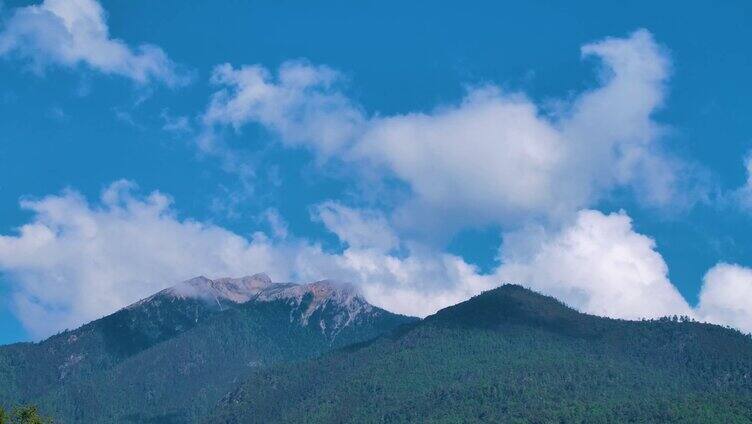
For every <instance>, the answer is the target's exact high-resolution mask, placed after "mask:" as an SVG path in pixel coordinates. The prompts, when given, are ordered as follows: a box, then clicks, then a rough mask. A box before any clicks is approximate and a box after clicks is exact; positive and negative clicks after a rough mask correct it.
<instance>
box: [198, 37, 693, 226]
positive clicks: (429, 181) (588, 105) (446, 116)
mask: <svg viewBox="0 0 752 424" xmlns="http://www.w3.org/2000/svg"><path fill="white" fill-rule="evenodd" d="M581 53H582V55H583V57H585V58H594V59H596V60H597V61H598V63H599V64H600V67H599V69H600V76H601V77H600V83H599V85H598V86H597V87H596V88H593V89H591V90H588V91H585V92H582V93H580V94H579V95H578V96H576V97H575V98H574V99H573V100H571V101H566V102H561V104H562V106H561V108H560V110H559V111H558V112H557V113H555V114H546V113H544V112H543V111H542V109H541V107H540V106H539V105H537V104H536V103H535V102H533V101H532V100H531V99H530V98H528V97H527V96H526V95H525V94H524V93H516V92H506V91H504V90H502V89H500V88H499V87H497V86H494V85H486V86H481V87H475V88H472V89H470V90H469V92H468V93H467V95H466V97H465V98H464V99H463V100H462V101H461V102H459V103H458V104H455V105H444V106H441V107H438V108H436V109H435V110H433V111H430V112H413V113H406V114H400V115H391V116H381V115H373V116H367V115H366V114H365V112H364V111H363V109H362V108H361V107H359V106H358V105H357V104H355V102H353V101H352V100H349V99H348V97H347V96H346V95H345V94H343V92H342V91H341V89H340V86H341V84H339V85H338V84H337V81H338V80H340V79H341V77H340V75H339V74H338V73H336V72H335V71H333V70H331V69H330V68H328V67H321V66H313V65H310V64H307V63H305V62H288V63H285V64H283V65H282V66H281V67H280V69H279V71H278V73H277V76H276V77H273V76H272V73H271V72H270V71H268V70H267V69H265V68H263V67H262V66H259V65H254V66H244V67H241V68H239V69H235V68H233V67H231V66H230V65H227V64H225V65H222V66H219V67H217V69H216V70H215V76H214V79H213V81H214V82H215V83H216V84H218V85H219V86H220V87H221V89H220V90H219V91H218V92H217V93H215V94H214V96H213V97H212V99H211V102H210V103H209V106H208V107H207V110H206V112H205V113H204V115H203V120H204V126H205V131H204V137H203V138H201V140H203V141H202V142H201V143H202V145H203V146H204V147H205V148H208V146H216V144H217V143H221V138H220V137H218V131H219V130H221V129H222V128H233V129H235V130H239V129H241V128H242V127H243V126H245V125H248V124H258V125H261V126H262V127H264V128H267V129H268V130H270V131H271V132H272V133H274V134H276V136H277V137H278V138H279V140H280V141H281V142H282V143H283V144H284V145H286V146H305V147H307V148H309V149H311V150H312V151H313V152H315V153H316V154H317V155H319V158H320V159H321V158H324V159H329V158H334V159H336V160H338V161H341V162H342V163H346V164H350V165H352V168H353V169H354V170H355V171H354V172H362V171H363V170H371V171H373V170H376V172H373V174H376V175H384V176H386V177H389V178H391V177H396V178H397V179H398V180H399V181H402V182H404V183H405V184H406V185H407V186H408V187H409V189H410V190H411V194H412V196H410V198H409V199H408V200H406V201H405V202H404V203H403V204H401V205H399V206H400V207H399V208H398V209H397V211H396V212H395V213H394V215H393V216H391V217H390V219H391V221H392V223H394V224H396V225H397V226H398V227H400V228H402V229H404V228H413V229H414V228H420V227H426V229H427V230H429V231H430V232H437V231H452V230H456V229H458V228H461V227H463V226H467V225H468V223H472V225H475V226H483V225H500V226H502V227H504V228H514V227H517V226H519V225H522V224H524V223H527V222H530V221H535V220H540V219H542V220H547V221H550V222H561V221H564V220H566V219H569V218H571V217H572V216H573V215H574V214H575V213H576V211H578V210H579V209H582V208H586V207H589V206H590V205H592V204H594V203H595V202H597V201H598V200H599V199H601V198H603V197H604V196H606V195H607V194H608V193H609V192H610V191H611V190H612V189H614V188H617V187H627V188H631V189H633V191H634V192H635V193H636V194H637V197H638V198H639V199H640V200H641V201H643V203H645V204H648V205H651V206H656V205H657V206H661V205H667V204H676V202H677V200H679V199H680V198H681V197H682V193H684V191H683V190H682V188H683V187H681V184H680V181H679V180H680V178H679V175H681V172H680V171H682V170H683V166H684V165H683V163H682V162H681V161H679V160H677V159H675V158H672V157H670V156H669V155H667V154H666V153H664V152H663V150H662V148H661V145H660V143H659V139H660V136H661V134H662V133H663V129H662V127H661V125H660V124H659V123H657V122H656V121H655V120H654V119H653V117H652V115H653V114H654V112H655V111H656V110H658V109H659V108H660V107H661V105H662V104H663V101H664V98H665V95H666V88H665V85H666V82H667V80H668V78H669V75H670V59H669V57H668V55H667V53H666V52H665V51H664V49H662V48H661V47H660V46H659V45H658V44H657V43H656V42H655V40H654V39H653V37H652V35H651V34H650V33H649V32H648V31H646V30H638V31H636V32H634V33H632V34H631V35H629V36H628V37H626V38H607V39H604V40H601V41H598V42H595V43H591V44H587V45H585V46H583V47H582V50H581ZM672 202H674V203H672ZM426 211H430V213H427V212H426ZM427 232H428V231H427Z"/></svg>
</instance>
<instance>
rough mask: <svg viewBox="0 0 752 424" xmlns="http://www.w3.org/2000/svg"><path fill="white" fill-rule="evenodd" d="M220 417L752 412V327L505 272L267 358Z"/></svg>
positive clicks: (365, 419) (595, 419) (563, 418)
mask: <svg viewBox="0 0 752 424" xmlns="http://www.w3.org/2000/svg"><path fill="white" fill-rule="evenodd" d="M204 422H206V423H276V422H307V423H316V422H321V423H339V422H342V423H369V422H384V423H399V422H431V423H442V422H446V423H450V422H510V423H554V422H556V423H585V422H587V423H627V422H634V423H637V422H646V423H647V422H674V423H711V422H713V423H714V422H723V423H750V422H752V339H751V338H750V337H749V336H747V335H743V334H741V333H739V332H737V331H734V330H730V329H727V328H723V327H719V326H715V325H709V324H701V323H696V322H690V321H689V320H688V319H685V318H672V319H669V318H664V319H660V320H652V321H625V320H614V319H608V318H601V317H595V316H591V315H586V314H581V313H578V312H577V311H575V310H573V309H571V308H568V307H566V306H565V305H563V304H561V303H560V302H558V301H557V300H555V299H553V298H551V297H546V296H543V295H540V294H537V293H534V292H532V291H530V290H527V289H525V288H523V287H520V286H516V285H505V286H501V287H499V288H497V289H495V290H491V291H488V292H485V293H483V294H481V295H479V296H476V297H474V298H472V299H470V300H468V301H466V302H463V303H460V304H458V305H455V306H452V307H449V308H446V309H443V310H441V311H439V312H438V313H436V314H435V315H432V316H430V317H428V318H426V319H425V320H423V321H420V322H415V323H412V324H409V325H406V326H403V327H401V328H400V329H399V330H397V331H396V332H394V333H392V334H389V335H384V336H382V337H380V338H378V339H375V340H371V341H367V342H364V343H359V344H356V345H353V346H350V347H347V348H345V349H341V350H338V351H334V352H331V353H328V354H326V355H323V356H321V357H319V358H314V359H310V360H307V361H302V362H296V363H286V364H279V365H276V366H272V367H267V368H258V369H254V370H253V371H252V372H251V373H250V374H249V375H248V376H247V377H246V379H245V381H244V382H243V383H242V384H240V385H239V387H238V388H237V389H235V390H234V391H233V392H232V393H230V394H229V395H228V396H226V397H224V398H223V399H222V401H221V402H220V404H219V406H218V407H217V409H216V410H215V411H214V413H213V414H212V415H210V416H209V417H208V418H206V419H205V421H204Z"/></svg>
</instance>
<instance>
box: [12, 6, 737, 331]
mask: <svg viewBox="0 0 752 424" xmlns="http://www.w3.org/2000/svg"><path fill="white" fill-rule="evenodd" d="M71 5H73V6H71ZM29 6H31V8H29ZM749 9H750V6H749V5H748V4H746V2H726V3H724V4H722V5H714V7H713V8H712V9H707V8H705V7H701V5H700V4H693V3H689V4H687V3H682V4H678V3H674V2H661V3H658V4H656V3H655V2H628V3H624V4H621V5H613V4H610V5H606V4H604V3H603V2H578V3H577V5H576V6H574V5H571V4H570V5H567V6H566V7H564V6H563V5H557V4H552V3H551V2H543V1H540V2H516V3H515V4H506V5H501V4H499V3H498V2H478V3H475V4H473V5H467V4H460V3H451V2H442V3H441V4H436V3H435V2H431V3H428V2H412V3H410V4H404V2H384V1H380V2H359V4H358V5H357V6H356V5H354V4H352V2H344V1H342V2H340V1H332V2H318V3H317V4H315V5H314V4H303V3H294V2H279V1H274V2H196V1H185V0H183V1H160V2H144V1H141V2H114V1H102V2H101V3H96V2H94V1H93V0H77V1H76V2H71V3H69V4H68V6H60V3H59V2H56V1H54V0H53V1H50V0H48V1H47V2H45V3H43V4H42V3H37V2H17V1H5V2H4V3H2V8H1V9H0V16H1V17H2V21H0V31H2V32H0V34H2V35H0V111H1V113H2V115H1V116H2V119H0V204H1V205H2V207H0V235H1V237H2V238H0V273H1V274H0V275H2V277H1V278H2V280H0V295H1V296H2V304H0V343H8V342H14V341H19V340H29V339H38V338H40V337H44V336H46V335H49V334H51V333H53V332H55V331H59V330H61V329H64V328H67V327H72V326H75V325H79V324H81V323H83V322H86V321H88V320H91V319H94V318H96V317H98V316H102V315H103V314H106V313H109V312H112V311H114V310H116V309H117V308H119V307H122V306H124V305H125V304H128V303H130V302H131V301H133V300H137V299H139V298H141V297H144V296H146V295H148V294H150V293H152V292H154V291H156V290H159V289H161V288H164V287H166V286H168V285H171V284H172V283H174V282H176V281H179V280H181V279H184V278H188V277H191V276H193V275H194V274H206V275H208V276H210V277H214V276H223V275H225V274H227V275H229V274H233V275H234V274H240V273H248V274H251V273H255V272H269V273H270V274H271V275H272V278H274V279H275V280H279V281H282V280H295V281H303V280H307V279H317V278H327V277H331V278H338V279H345V280H350V281H352V282H354V283H356V284H359V285H360V286H361V288H362V290H363V292H364V294H365V295H366V297H367V298H368V299H369V300H371V301H372V302H374V303H377V304H379V305H381V306H384V307H387V308H388V309H392V310H396V311H399V312H404V313H413V314H417V315H425V314H427V313H431V312H432V311H435V310H436V309H437V308H440V307H443V306H446V305H448V304H451V303H453V302H456V301H459V300H462V299H464V298H467V297H469V296H471V295H472V294H475V293H477V292H478V291H480V290H483V289H487V288H490V287H492V286H493V285H494V284H498V283H500V282H501V281H504V280H511V279H514V280H520V281H519V282H521V283H525V284H528V285H530V286H531V287H533V288H535V289H537V290H540V291H543V292H547V293H550V294H553V295H556V296H558V297H560V298H562V299H563V300H564V301H566V302H567V303H570V304H572V305H573V306H575V307H578V308H579V309H581V310H585V311H587V312H592V313H597V314H601V315H609V316H615V317H625V318H636V317H641V316H660V315H663V314H669V313H677V312H678V313H686V314H691V315H693V316H695V317H697V318H698V319H703V320H708V321H712V322H718V323H722V324H725V325H732V326H735V327H738V328H740V329H743V330H746V331H750V329H752V302H750V301H749V300H748V299H750V298H749V297H747V298H746V299H745V298H744V294H745V293H748V294H751V295H752V272H751V271H750V270H749V269H747V268H746V267H747V266H752V261H750V260H749V258H750V257H751V256H750V254H751V253H752V251H751V249H750V248H749V247H748V246H749V245H750V241H752V231H751V230H752V225H751V224H750V223H751V222H752V221H751V220H750V215H749V213H750V211H751V210H752V209H750V206H751V205H752V203H751V202H750V200H748V199H752V197H750V196H749V195H748V193H752V190H747V185H746V184H747V169H746V168H745V160H746V157H747V154H748V152H749V151H750V148H752V138H751V137H750V134H752V121H750V120H749V119H748V116H749V111H750V107H749V106H748V104H747V103H748V102H747V99H748V98H749V97H750V94H752V93H751V92H752V85H751V84H750V83H749V78H748V76H749V75H750V71H752V55H750V54H749V47H748V45H747V44H748V43H747V42H746V40H749V39H752V34H750V32H751V31H752V27H750V25H749V22H748V20H749V17H750V10H749ZM66 19H72V20H76V19H79V21H77V22H78V25H76V26H74V27H66V25H65V23H66V22H67V21H66ZM81 40H83V41H81ZM144 45H148V46H149V47H146V48H144V47H143V46H144ZM113 51H118V52H119V55H114V54H113V53H112V52H113ZM155 51H156V52H158V53H155ZM609 60H610V62H609ZM222 64H227V65H226V66H225V67H224V68H222V67H221V65H222ZM259 93H262V94H259ZM249 96H250V97H253V96H257V97H255V98H254V100H253V101H252V102H251V103H250V104H248V103H244V99H245V100H246V101H247V100H248V98H249ZM212 99H214V100H212ZM103 193H105V194H103ZM154 193H159V194H154ZM20 202H24V205H25V207H21V205H20ZM24 225H26V226H27V227H26V228H27V231H26V232H23V231H22V230H21V227H22V226H24ZM45 231H47V232H45ZM142 233H143V234H142ZM674 291H675V292H674ZM677 293H678V297H677ZM701 293H704V296H705V297H704V298H702V299H701ZM654 299H659V301H655V302H653V301H652V300H654ZM740 299H741V300H740ZM698 302H700V304H699V305H698ZM415 305H420V306H415ZM646 305H647V306H646Z"/></svg>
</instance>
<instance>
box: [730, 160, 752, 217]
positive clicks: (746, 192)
mask: <svg viewBox="0 0 752 424" xmlns="http://www.w3.org/2000/svg"><path fill="white" fill-rule="evenodd" d="M744 169H745V171H746V174H747V180H746V181H745V182H744V185H742V186H741V187H739V188H738V189H736V190H734V191H733V192H732V193H731V198H732V200H734V201H736V203H737V204H738V206H739V207H740V208H741V209H742V210H744V211H748V212H749V211H752V152H748V153H747V155H746V156H745V157H744Z"/></svg>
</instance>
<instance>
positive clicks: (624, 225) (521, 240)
mask: <svg viewBox="0 0 752 424" xmlns="http://www.w3.org/2000/svg"><path fill="white" fill-rule="evenodd" d="M536 230H537V231H536ZM501 252H502V253H501V261H502V264H503V265H502V266H501V267H500V268H499V270H498V271H497V273H496V275H497V276H498V279H499V280H502V281H517V282H522V283H523V284H525V285H528V286H530V287H531V288H534V289H536V290H539V291H541V292H543V293H547V294H550V295H552V296H554V297H556V298H558V299H560V300H562V301H564V302H566V303H567V304H569V305H570V306H572V307H575V308H576V309H578V310H580V311H583V312H588V313H591V314H595V315H601V316H610V317H615V318H625V319H638V318H656V317H661V316H666V315H692V313H691V310H690V307H689V305H688V304H687V302H686V301H685V300H684V298H682V296H681V294H679V292H678V291H677V290H676V287H674V285H673V284H672V283H671V281H669V279H668V266H667V265H666V263H665V261H664V260H663V257H661V255H660V254H659V253H658V252H657V251H656V250H655V241H654V240H653V239H651V238H649V237H647V236H645V235H642V234H639V233H636V232H635V231H634V229H633V228H632V223H631V220H630V218H629V216H627V215H626V214H625V213H623V212H620V213H612V214H610V215H604V214H603V213H601V212H598V211H592V210H584V211H580V212H579V213H578V214H577V218H576V219H575V221H574V222H573V223H572V224H571V225H569V226H567V227H565V228H564V229H562V230H560V231H558V232H556V233H554V234H545V230H542V229H535V228H533V229H526V230H522V231H519V232H517V233H514V234H510V235H509V236H508V237H507V238H505V243H504V246H503V248H502V251H501Z"/></svg>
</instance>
